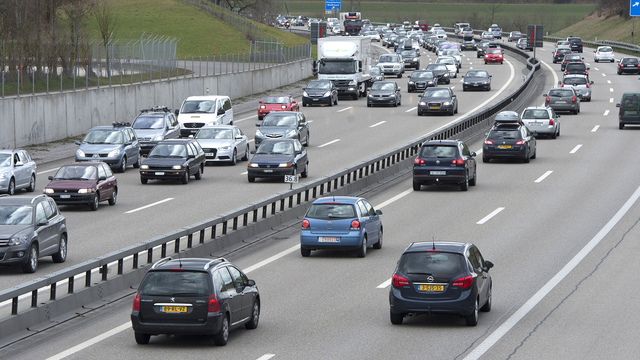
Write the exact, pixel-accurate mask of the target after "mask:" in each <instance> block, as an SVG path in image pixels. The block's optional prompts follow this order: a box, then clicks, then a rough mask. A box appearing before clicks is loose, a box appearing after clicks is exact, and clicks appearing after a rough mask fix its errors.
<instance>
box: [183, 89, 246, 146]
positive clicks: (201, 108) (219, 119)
mask: <svg viewBox="0 0 640 360" xmlns="http://www.w3.org/2000/svg"><path fill="white" fill-rule="evenodd" d="M176 116H177V117H178V122H179V123H180V136H181V137H188V136H189V135H193V134H195V133H197V132H198V130H200V128H201V127H203V126H205V125H233V107H232V106H231V99H230V98H229V97H228V96H226V95H207V96H189V97H188V98H187V99H186V100H185V101H183V102H182V106H180V110H176Z"/></svg>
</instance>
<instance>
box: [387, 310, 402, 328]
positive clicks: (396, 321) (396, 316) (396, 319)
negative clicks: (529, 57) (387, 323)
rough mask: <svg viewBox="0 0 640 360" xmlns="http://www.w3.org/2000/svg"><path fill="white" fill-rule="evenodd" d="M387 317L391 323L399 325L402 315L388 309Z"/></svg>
mask: <svg viewBox="0 0 640 360" xmlns="http://www.w3.org/2000/svg"><path fill="white" fill-rule="evenodd" d="M389 319H390V320H391V323H392V324H393V325H401V324H402V320H403V319H404V316H402V314H394V313H393V311H389Z"/></svg>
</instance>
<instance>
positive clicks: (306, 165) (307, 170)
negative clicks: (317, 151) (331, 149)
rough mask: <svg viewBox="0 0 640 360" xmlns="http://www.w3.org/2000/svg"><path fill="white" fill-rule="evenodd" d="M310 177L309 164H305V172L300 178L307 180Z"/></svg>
mask: <svg viewBox="0 0 640 360" xmlns="http://www.w3.org/2000/svg"><path fill="white" fill-rule="evenodd" d="M307 176H309V163H306V164H304V170H303V171H302V172H301V173H300V177H303V178H306V177H307Z"/></svg>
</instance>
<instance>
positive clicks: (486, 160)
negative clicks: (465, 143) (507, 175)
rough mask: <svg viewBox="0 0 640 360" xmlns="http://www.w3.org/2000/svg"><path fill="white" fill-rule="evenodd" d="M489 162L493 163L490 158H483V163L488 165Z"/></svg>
mask: <svg viewBox="0 0 640 360" xmlns="http://www.w3.org/2000/svg"><path fill="white" fill-rule="evenodd" d="M489 161H491V159H490V158H488V157H486V156H483V157H482V162H483V163H488V162H489Z"/></svg>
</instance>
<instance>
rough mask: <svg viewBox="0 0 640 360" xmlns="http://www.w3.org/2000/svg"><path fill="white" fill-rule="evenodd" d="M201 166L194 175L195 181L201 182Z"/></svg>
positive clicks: (202, 171) (202, 170)
mask: <svg viewBox="0 0 640 360" xmlns="http://www.w3.org/2000/svg"><path fill="white" fill-rule="evenodd" d="M203 166H204V165H200V166H198V172H197V173H196V174H195V175H194V176H195V177H196V180H201V179H202V174H204V169H203Z"/></svg>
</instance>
